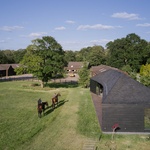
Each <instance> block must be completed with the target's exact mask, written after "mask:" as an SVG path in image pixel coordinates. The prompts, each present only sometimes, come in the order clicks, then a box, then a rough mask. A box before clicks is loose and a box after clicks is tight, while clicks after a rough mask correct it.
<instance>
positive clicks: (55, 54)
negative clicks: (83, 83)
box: [21, 36, 65, 87]
mask: <svg viewBox="0 0 150 150" xmlns="http://www.w3.org/2000/svg"><path fill="white" fill-rule="evenodd" d="M32 43H33V44H32V45H29V46H28V47H27V53H26V54H25V56H24V58H23V60H22V62H21V64H22V67H23V68H24V71H27V72H30V73H32V74H33V75H34V76H36V77H37V78H38V79H39V80H41V87H44V83H47V82H48V80H50V79H51V78H52V77H54V76H56V75H57V74H58V73H59V74H61V73H62V72H63V71H64V69H63V68H64V64H65V60H64V51H63V49H62V47H61V45H60V44H59V43H57V41H56V40H55V39H54V38H53V37H51V36H44V37H42V39H35V40H33V41H32Z"/></svg>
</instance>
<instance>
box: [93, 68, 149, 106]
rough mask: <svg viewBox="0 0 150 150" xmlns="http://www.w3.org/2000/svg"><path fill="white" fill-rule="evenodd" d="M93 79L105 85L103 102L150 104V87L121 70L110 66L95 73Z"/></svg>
mask: <svg viewBox="0 0 150 150" xmlns="http://www.w3.org/2000/svg"><path fill="white" fill-rule="evenodd" d="M91 80H94V81H96V82H98V83H100V84H101V85H102V86H103V99H102V103H110V104H112V103H119V104H128V103H132V104H139V103H141V104H144V103H149V104H150V88H148V87H146V86H144V85H143V84H141V83H139V82H138V81H136V80H134V79H132V78H131V77H129V76H128V75H127V74H125V73H123V72H121V71H118V70H115V69H111V68H110V69H107V70H106V71H103V72H101V73H99V74H97V75H95V76H94V77H92V78H91Z"/></svg>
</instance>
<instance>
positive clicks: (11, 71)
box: [0, 64, 19, 77]
mask: <svg viewBox="0 0 150 150" xmlns="http://www.w3.org/2000/svg"><path fill="white" fill-rule="evenodd" d="M17 67H19V64H0V77H5V76H6V77H7V76H12V75H16V72H15V68H17Z"/></svg>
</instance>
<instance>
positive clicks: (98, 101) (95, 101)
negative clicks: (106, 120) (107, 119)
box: [91, 92, 102, 126]
mask: <svg viewBox="0 0 150 150" xmlns="http://www.w3.org/2000/svg"><path fill="white" fill-rule="evenodd" d="M91 96H92V100H93V104H94V107H95V111H96V115H97V118H98V121H99V125H100V126H101V122H102V97H101V96H98V95H96V94H94V93H92V92H91Z"/></svg>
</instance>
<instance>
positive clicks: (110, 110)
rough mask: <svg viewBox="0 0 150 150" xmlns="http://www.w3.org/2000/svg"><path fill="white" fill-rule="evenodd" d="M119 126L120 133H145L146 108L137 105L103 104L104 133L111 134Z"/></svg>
mask: <svg viewBox="0 0 150 150" xmlns="http://www.w3.org/2000/svg"><path fill="white" fill-rule="evenodd" d="M114 124H119V127H120V130H118V132H144V107H143V106H141V105H136V104H128V105H121V104H103V105H102V131H103V132H111V131H112V126H113V125H114Z"/></svg>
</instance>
